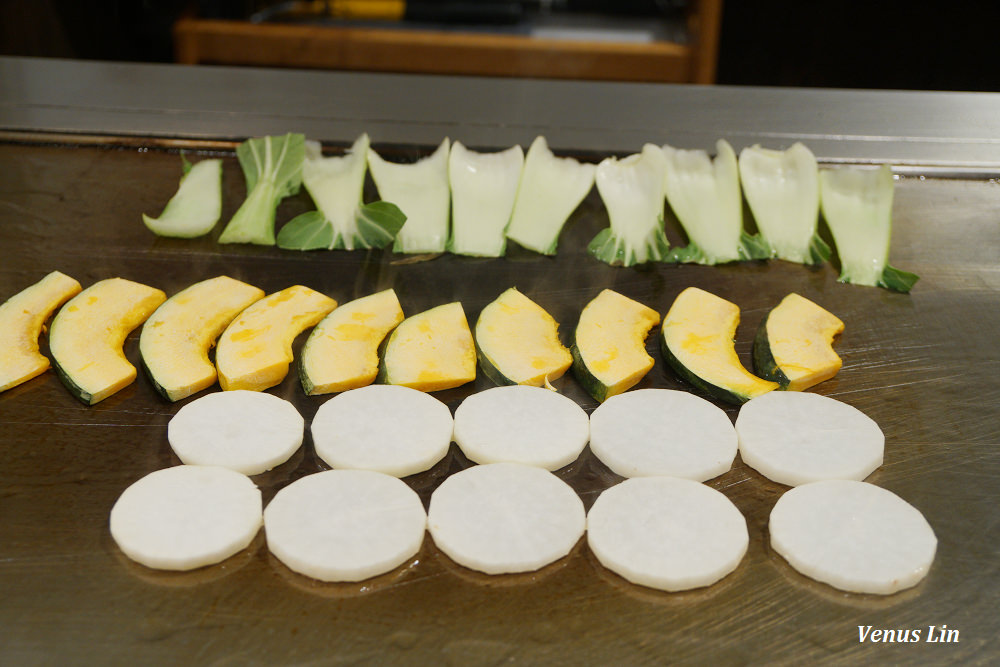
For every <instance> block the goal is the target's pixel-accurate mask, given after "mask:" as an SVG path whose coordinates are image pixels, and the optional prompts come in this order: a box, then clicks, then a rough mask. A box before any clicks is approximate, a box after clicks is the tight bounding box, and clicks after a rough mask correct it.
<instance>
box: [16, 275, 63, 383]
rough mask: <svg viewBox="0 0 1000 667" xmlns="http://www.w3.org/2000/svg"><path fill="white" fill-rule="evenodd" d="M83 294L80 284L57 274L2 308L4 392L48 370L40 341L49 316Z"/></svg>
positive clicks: (18, 295)
mask: <svg viewBox="0 0 1000 667" xmlns="http://www.w3.org/2000/svg"><path fill="white" fill-rule="evenodd" d="M79 291H80V283H78V282H77V281H75V280H73V279H72V278H70V277H69V276H67V275H66V274H64V273H60V272H59V271H53V272H52V273H50V274H49V275H47V276H45V277H44V278H42V279H41V280H40V281H38V282H37V283H35V284H34V285H31V286H30V287H27V288H25V289H24V290H22V291H20V292H18V293H17V294H15V295H14V296H12V297H11V298H10V299H8V300H7V301H5V302H4V303H3V305H0V391H6V390H8V389H10V388H11V387H16V386H17V385H19V384H21V383H23V382H27V381H28V380H30V379H31V378H33V377H37V376H38V375H41V374H42V373H44V372H45V371H46V370H48V368H49V359H48V357H46V356H45V355H43V354H42V353H41V352H39V351H38V337H39V336H40V335H41V334H42V329H43V327H44V325H45V321H46V320H48V319H49V316H50V315H52V313H53V312H55V310H56V309H57V308H59V306H61V305H63V304H64V303H65V302H66V301H67V300H68V299H70V298H71V297H73V296H74V295H75V294H77V293H79Z"/></svg>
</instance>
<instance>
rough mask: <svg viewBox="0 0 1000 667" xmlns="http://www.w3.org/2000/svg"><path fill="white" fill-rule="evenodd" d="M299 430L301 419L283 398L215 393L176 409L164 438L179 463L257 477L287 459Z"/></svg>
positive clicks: (300, 433) (296, 445)
mask: <svg viewBox="0 0 1000 667" xmlns="http://www.w3.org/2000/svg"><path fill="white" fill-rule="evenodd" d="M304 431H305V421H304V420H303V419H302V415H300V414H299V411H298V410H296V409H295V406H294V405H292V404H291V403H289V402H288V401H286V400H284V399H281V398H278V397H277V396H273V395H271V394H265V393H263V392H259V391H246V390H237V391H220V392H216V393H214V394H207V395H205V396H202V397H201V398H199V399H196V400H194V401H192V402H190V403H188V404H187V405H185V406H184V407H182V408H181V409H180V410H178V411H177V414H176V415H174V417H173V418H172V419H171V420H170V423H169V424H167V440H168V441H169V442H170V447H171V448H172V449H173V450H174V453H175V454H177V456H178V457H179V458H180V460H181V461H183V462H184V463H189V464H192V465H214V466H222V467H224V468H230V469H231V470H235V471H236V472H241V473H243V474H244V475H257V474H259V473H262V472H266V471H268V470H270V469H271V468H274V467H275V466H277V465H281V464H282V463H284V462H285V461H287V460H288V459H289V458H291V456H292V454H294V453H295V451H296V450H297V449H298V448H299V447H300V446H301V445H302V436H303V432H304Z"/></svg>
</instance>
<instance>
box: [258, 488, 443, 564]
mask: <svg viewBox="0 0 1000 667" xmlns="http://www.w3.org/2000/svg"><path fill="white" fill-rule="evenodd" d="M426 527H427V514H426V513H425V512H424V506H423V504H422V503H421V502H420V497H419V496H417V494H416V492H414V491H413V490H412V489H411V488H410V487H409V486H407V485H406V483H405V482H403V481H401V480H399V479H397V478H395V477H391V476H389V475H383V474H382V473H378V472H372V471H370V470H327V471H326V472H320V473H316V474H313V475H308V476H306V477H303V478H301V479H299V480H297V481H295V482H293V483H291V484H289V485H288V486H286V487H285V488H283V489H281V490H280V491H278V493H277V494H276V495H275V496H274V499H273V500H271V502H270V503H268V506H267V509H265V510H264V534H265V535H266V536H267V547H268V549H270V550H271V553H273V554H274V555H275V556H276V557H277V558H278V560H280V561H281V562H282V563H284V564H285V565H287V566H288V568H289V569H290V570H293V571H295V572H298V573H300V574H304V575H306V576H308V577H312V578H314V579H319V580H321V581H362V580H364V579H368V578H369V577H374V576H376V575H379V574H383V573H385V572H388V571H390V570H392V569H393V568H395V567H398V566H399V565H401V564H403V563H404V562H405V561H406V560H407V559H408V558H411V557H412V556H414V555H415V554H416V553H417V552H418V551H419V550H420V545H421V543H422V542H423V539H424V532H425V530H426Z"/></svg>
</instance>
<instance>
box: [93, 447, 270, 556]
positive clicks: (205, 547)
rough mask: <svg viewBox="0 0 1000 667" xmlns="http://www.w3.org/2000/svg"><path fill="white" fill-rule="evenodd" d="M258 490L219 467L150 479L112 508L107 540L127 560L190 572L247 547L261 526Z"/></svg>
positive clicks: (168, 471) (177, 470)
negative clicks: (116, 545) (112, 539)
mask: <svg viewBox="0 0 1000 667" xmlns="http://www.w3.org/2000/svg"><path fill="white" fill-rule="evenodd" d="M261 506H262V503H261V497H260V490H258V489H257V487H256V486H254V483H253V482H251V481H250V478H248V477H247V476H246V475H242V474H240V473H238V472H235V471H233V470H229V469H228V468H220V467H218V466H189V465H181V466H175V467H173V468H165V469H163V470H157V471H156V472H153V473H150V474H148V475H146V476H145V477H143V478H142V479H140V480H139V481H137V482H135V483H134V484H132V486H130V487H128V488H127V489H125V492H124V493H122V495H121V496H120V497H119V498H118V500H117V501H116V502H115V504H114V507H112V508H111V537H113V538H114V540H115V543H117V544H118V547H119V548H120V549H121V550H122V551H123V552H124V553H125V555H126V556H128V557H129V558H131V559H132V560H134V561H136V562H138V563H141V564H143V565H145V566H147V567H152V568H157V569H161V570H193V569H195V568H198V567H202V566H205V565H211V564H212V563H218V562H219V561H222V560H225V559H226V558H229V557H230V556H232V555H233V554H235V553H237V552H238V551H240V550H241V549H244V548H246V547H247V545H249V544H250V542H251V541H253V538H254V536H255V535H256V534H257V531H258V530H260V526H261V520H262V519H261Z"/></svg>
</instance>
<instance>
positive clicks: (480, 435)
mask: <svg viewBox="0 0 1000 667" xmlns="http://www.w3.org/2000/svg"><path fill="white" fill-rule="evenodd" d="M589 435H590V421H589V420H588V418H587V413H586V412H584V410H583V408H581V407H580V406H579V405H577V404H576V401H573V400H572V399H569V398H566V397H565V396H563V395H562V394H558V393H556V392H554V391H552V390H550V389H543V388H541V387H529V386H525V385H511V386H507V387H494V388H493V389H487V390H486V391H481V392H479V393H477V394H473V395H471V396H469V397H468V398H466V399H465V400H464V401H462V404H461V405H459V406H458V409H457V410H456V411H455V442H456V443H458V446H459V447H461V448H462V451H463V452H464V453H465V455H466V456H467V457H469V459H471V460H472V461H475V462H476V463H523V464H525V465H531V466H537V467H539V468H545V469H546V470H556V469H558V468H562V467H563V466H565V465H568V464H570V463H572V462H573V461H575V460H576V458H577V457H578V456H579V455H580V452H582V451H583V448H584V447H585V446H586V444H587V439H588V437H589Z"/></svg>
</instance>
